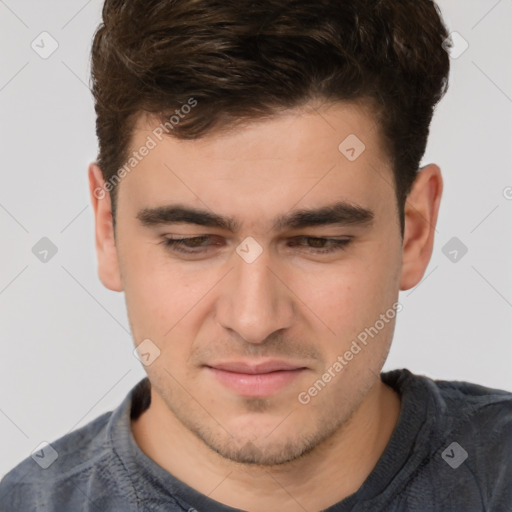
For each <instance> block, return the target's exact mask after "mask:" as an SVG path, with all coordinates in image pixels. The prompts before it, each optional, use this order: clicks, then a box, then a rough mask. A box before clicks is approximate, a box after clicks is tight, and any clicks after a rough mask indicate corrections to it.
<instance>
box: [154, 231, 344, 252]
mask: <svg viewBox="0 0 512 512" xmlns="http://www.w3.org/2000/svg"><path fill="white" fill-rule="evenodd" d="M209 238H211V237H210V235H202V236H194V237H189V238H166V239H165V240H164V241H163V243H164V245H165V246H166V247H167V248H169V249H170V250H171V251H175V252H181V253H185V254H200V253H201V252H204V251H201V250H199V251H196V250H190V249H191V248H186V247H187V246H186V245H185V244H186V243H187V242H190V241H191V240H194V241H201V240H207V239H209ZM296 239H299V240H302V241H303V240H317V241H318V240H319V241H322V242H325V243H331V244H332V246H331V247H330V248H328V249H325V248H323V247H321V248H319V249H315V248H314V247H306V248H307V249H312V252H313V253H314V254H330V253H333V252H335V251H341V250H344V249H345V247H347V245H348V244H349V243H350V242H351V241H352V239H351V238H348V239H343V240H338V239H335V238H322V237H316V236H298V237H295V238H294V240H296ZM197 247H199V248H201V247H208V246H197Z"/></svg>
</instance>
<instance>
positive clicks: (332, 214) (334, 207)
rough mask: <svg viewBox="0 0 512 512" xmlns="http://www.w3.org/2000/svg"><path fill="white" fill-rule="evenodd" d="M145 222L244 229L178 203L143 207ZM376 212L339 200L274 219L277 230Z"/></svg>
mask: <svg viewBox="0 0 512 512" xmlns="http://www.w3.org/2000/svg"><path fill="white" fill-rule="evenodd" d="M136 217H137V219H138V220H139V221H140V222H141V223H142V225H143V226H146V227H153V226H158V225H162V224H196V225H199V226H205V227H212V228H219V229H224V230H227V231H231V232H233V233H235V232H237V231H239V230H240V226H241V224H240V222H239V221H238V220H236V219H234V218H233V217H225V216H222V215H219V214H216V213H213V212H210V211H207V210H201V209H197V208H192V207H189V206H185V205H181V204H176V205H167V206H158V207H155V208H143V209H142V210H140V211H139V212H138V213H137V216H136ZM374 217H375V215H374V212H373V211H372V210H370V209H368V208H364V207H362V206H360V205H356V204H353V203H348V202H345V201H338V202H336V203H333V204H329V205H326V206H322V207H320V208H309V209H301V210H294V211H292V212H290V213H288V214H286V215H281V216H279V217H277V218H276V219H275V220H274V223H273V226H272V229H273V230H274V231H279V230H284V229H297V228H305V227H312V226H327V225H339V226H349V225H350V226H366V227H369V226H370V225H371V224H373V219H374Z"/></svg>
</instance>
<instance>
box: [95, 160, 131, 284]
mask: <svg viewBox="0 0 512 512" xmlns="http://www.w3.org/2000/svg"><path fill="white" fill-rule="evenodd" d="M89 194H90V198H91V204H92V207H93V211H94V222H95V228H94V232H95V245H96V255H97V259H98V276H99V278H100V281H101V282H102V283H103V285H104V286H105V287H106V288H108V289H109V290H112V291H115V292H120V291H122V290H123V283H122V279H121V273H120V270H119V261H118V254H117V247H116V240H115V233H114V227H113V223H112V204H111V199H110V193H109V192H107V190H106V188H105V180H104V179H103V174H102V172H101V169H100V168H99V167H98V165H97V164H96V163H92V164H90V165H89Z"/></svg>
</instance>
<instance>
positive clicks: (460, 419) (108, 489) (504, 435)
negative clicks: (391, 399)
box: [0, 369, 512, 512]
mask: <svg viewBox="0 0 512 512" xmlns="http://www.w3.org/2000/svg"><path fill="white" fill-rule="evenodd" d="M381 379H382V380H383V381H384V382H385V383H386V384H388V385H390V386H392V387H393V388H394V389H396V390H397V391H398V393H400V395H401V398H402V407H401V412H400V416H399V419H398V423H397V425H396V427H395V430H394V432H393V434H392V437H391V439H390V441H389V443H388V445H387V447H386V450H385V451H384V453H383V454H382V456H381V458H380V459H379V461H378V462H377V464H376V466H375V467H374V469H373V471H372V472H371V473H370V475H369V476H368V478H367V479H366V480H365V481H364V483H363V484H362V485H361V487H360V488H359V489H358V491H357V492H355V493H354V494H352V495H350V496H348V497H347V498H345V499H343V500H342V501H340V502H339V503H337V504H335V505H332V506H331V507H329V508H328V509H326V511H328V512H348V511H353V512H355V511H360V512H363V511H364V512H376V511H385V512H398V511H403V512H405V511H407V512H431V511H432V512H434V511H435V512H477V511H478V512H484V511H486V512H491V511H492V512H511V511H512V393H510V392H507V391H502V390H497V389H489V388H486V387H483V386H479V385H476V384H472V383H468V382H460V381H441V380H433V379H430V378H428V377H425V376H422V375H415V374H413V373H411V372H410V371H409V370H407V369H402V370H394V371H391V372H385V373H381ZM149 390H150V384H149V381H148V379H147V378H144V379H142V380H141V381H140V382H139V383H138V384H137V385H136V386H134V387H133V389H132V390H131V391H130V392H129V393H128V395H127V396H126V398H125V399H124V400H123V402H122V403H121V404H120V405H119V407H117V409H115V410H114V411H112V412H107V413H104V414H103V415H101V416H99V417H98V418H96V419H95V420H93V421H91V422H90V423H88V424H87V425H85V426H84V427H82V428H80V429H77V430H75V431H73V432H71V433H69V434H67V435H65V436H63V437H61V438H60V439H58V440H56V441H54V442H52V443H50V445H49V446H46V447H45V448H43V450H42V451H41V452H37V453H35V454H33V455H32V456H30V457H27V458H26V459H25V460H23V461H22V462H21V463H19V464H18V465H17V466H16V467H15V468H14V469H12V470H11V471H10V472H9V473H8V474H7V475H5V477H4V479H3V480H2V482H1V483H0V511H1V512H35V511H37V512H43V511H44V512H50V511H51V512H79V511H82V512H84V511H87V512H113V511H116V512H132V511H140V512H142V511H144V512H150V511H165V512H178V511H180V512H184V511H185V512H189V511H194V510H195V511H199V512H234V511H236V510H238V509H234V508H232V507H227V506H225V505H222V504H221V503H219V502H216V501H214V500H212V499H210V498H208V497H207V496H205V495H203V494H201V493H199V492H197V491H195V490H194V489H192V488H191V487H189V486H188V485H186V484H184V483H183V482H181V481H180V480H178V479H177V478H175V477H174V476H172V475H171V474H169V473H168V472H167V471H165V470H164V469H163V468H161V467H160V466H158V465H157V464H156V463H155V462H153V460H151V459H150V458H149V457H147V456H146V455H145V454H144V453H143V452H142V451H141V450H140V448H139V447H138V445H137V444H136V443H135V440H134V438H133V435H132V432H131V429H130V416H131V417H137V416H138V415H139V414H140V413H141V412H142V411H143V410H145V409H146V408H147V407H148V405H149V400H150V397H149ZM53 450H55V451H56V454H57V458H56V459H55V460H54V461H53V462H52V460H53V459H54V457H55V453H54V452H53ZM45 461H46V462H45ZM50 462H52V463H51V464H50V465H49V467H47V468H46V469H43V467H42V466H45V465H47V464H48V463H50ZM319 492H321V490H320V489H319ZM261 512H265V511H261ZM311 512H313V511H311Z"/></svg>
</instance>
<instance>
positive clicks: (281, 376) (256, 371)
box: [206, 360, 307, 398]
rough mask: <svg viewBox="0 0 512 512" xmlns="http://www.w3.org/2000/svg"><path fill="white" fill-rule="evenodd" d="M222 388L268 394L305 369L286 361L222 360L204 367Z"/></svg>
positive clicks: (287, 384) (264, 395)
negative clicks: (250, 361)
mask: <svg viewBox="0 0 512 512" xmlns="http://www.w3.org/2000/svg"><path fill="white" fill-rule="evenodd" d="M206 369H207V371H209V372H210V373H211V374H212V376H213V377H214V378H215V379H216V380H217V381H218V382H220V383H221V384H222V385H223V386H224V387H226V388H228V389H230V390H231V391H234V392H235V393H237V394H238V395H241V396H246V397H260V398H262V397H267V396H271V395H273V394H275V393H277V392H278V391H279V390H281V389H283V388H285V387H286V386H289V385H290V384H292V383H293V381H294V380H295V379H297V378H298V377H299V376H301V375H302V374H303V373H304V372H305V371H306V370H307V368H306V367H305V366H300V365H297V364H293V363H288V362H286V361H277V360H272V361H265V362H260V363H254V364H250V363H246V362H242V361H234V362H225V363H218V364H212V365H207V366H206Z"/></svg>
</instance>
